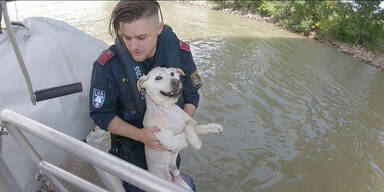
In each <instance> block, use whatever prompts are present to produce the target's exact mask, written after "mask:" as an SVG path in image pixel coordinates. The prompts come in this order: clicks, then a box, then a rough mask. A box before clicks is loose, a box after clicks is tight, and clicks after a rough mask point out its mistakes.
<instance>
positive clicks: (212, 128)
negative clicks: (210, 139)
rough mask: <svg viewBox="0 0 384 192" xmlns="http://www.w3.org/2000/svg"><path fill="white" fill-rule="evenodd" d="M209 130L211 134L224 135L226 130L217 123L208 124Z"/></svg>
mask: <svg viewBox="0 0 384 192" xmlns="http://www.w3.org/2000/svg"><path fill="white" fill-rule="evenodd" d="M208 130H209V132H210V133H217V134H219V133H222V132H223V131H224V128H223V126H222V125H220V124H217V123H210V124H208Z"/></svg>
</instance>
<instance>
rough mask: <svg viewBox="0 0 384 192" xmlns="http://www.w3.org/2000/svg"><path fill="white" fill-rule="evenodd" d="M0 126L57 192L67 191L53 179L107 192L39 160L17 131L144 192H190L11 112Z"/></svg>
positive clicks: (5, 113) (2, 117) (0, 117)
mask: <svg viewBox="0 0 384 192" xmlns="http://www.w3.org/2000/svg"><path fill="white" fill-rule="evenodd" d="M0 125H2V126H5V128H6V129H7V131H8V132H9V134H10V135H11V136H12V137H13V138H14V139H15V141H16V142H17V143H18V144H19V145H20V147H21V148H22V149H23V150H24V151H25V153H26V154H27V155H28V156H29V157H30V158H31V159H32V161H33V162H34V163H35V164H36V166H37V167H38V169H39V171H43V172H44V173H46V174H47V176H48V178H49V179H50V180H51V181H52V183H53V184H54V185H55V187H56V188H57V189H58V190H59V191H62V192H66V191H68V190H67V189H66V188H65V187H64V186H63V185H62V184H61V183H60V181H59V180H58V179H57V178H60V179H62V180H64V181H66V182H68V183H70V184H72V185H74V186H76V187H78V188H79V189H81V190H83V191H90V192H91V191H92V192H96V191H100V192H104V191H111V190H110V189H108V190H106V189H104V188H101V187H99V186H97V185H95V184H93V183H90V182H89V181H87V180H85V179H83V178H80V177H78V176H76V175H74V174H72V173H70V172H68V171H66V170H64V169H62V168H60V167H58V166H55V165H53V164H51V163H49V162H47V161H45V160H44V159H42V157H41V156H40V155H39V154H38V153H37V151H36V150H35V148H34V147H33V146H32V145H31V144H30V143H29V141H28V140H27V138H26V137H25V136H24V134H23V133H22V132H21V130H23V131H25V132H28V133H30V134H32V135H34V136H36V137H38V138H40V139H42V140H44V141H46V142H48V143H50V144H53V145H55V146H57V147H59V148H61V149H64V150H66V151H68V152H70V153H72V154H73V155H75V156H76V157H78V158H79V159H81V160H83V161H85V162H87V163H89V164H91V165H93V166H94V167H97V168H100V169H102V170H104V171H106V172H108V173H110V174H112V175H115V176H116V177H118V178H120V179H122V180H124V181H126V182H128V183H130V184H132V185H135V186H137V187H139V188H141V189H143V190H145V191H161V192H162V191H164V192H165V191H172V192H173V191H190V190H188V189H185V188H182V187H180V186H177V185H175V184H173V183H170V182H168V181H165V180H163V179H161V178H158V177H156V176H154V175H152V174H151V173H149V172H148V171H146V170H144V169H141V168H139V167H136V166H135V165H133V164H130V163H128V162H126V161H124V160H121V159H119V158H118V157H115V156H113V155H111V154H109V153H106V152H104V151H101V150H99V149H96V148H94V147H92V146H90V145H88V144H87V143H85V142H83V141H80V140H78V139H75V138H73V137H71V136H69V135H66V134H64V133H62V132H60V131H57V130H55V129H53V128H51V127H49V126H47V125H44V124H42V123H39V122H37V121H35V120H32V119H30V118H28V117H25V116H23V115H21V114H18V113H16V112H14V111H11V110H8V109H5V110H3V111H2V112H1V113H0ZM0 139H1V138H0Z"/></svg>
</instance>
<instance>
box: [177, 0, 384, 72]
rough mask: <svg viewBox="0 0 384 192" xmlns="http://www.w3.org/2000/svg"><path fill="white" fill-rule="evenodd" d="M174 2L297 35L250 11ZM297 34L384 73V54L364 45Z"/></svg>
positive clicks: (207, 3) (207, 4)
mask: <svg viewBox="0 0 384 192" xmlns="http://www.w3.org/2000/svg"><path fill="white" fill-rule="evenodd" d="M174 2H176V3H181V4H182V5H185V6H196V7H201V8H205V9H210V10H215V11H223V12H227V13H229V14H233V15H239V16H241V17H243V18H247V19H251V20H256V21H259V22H264V23H268V24H271V25H274V26H276V27H278V28H280V29H284V30H287V31H290V32H292V33H296V32H294V31H292V30H289V29H287V28H284V27H282V25H281V24H279V23H277V22H274V21H273V20H272V19H270V18H268V17H262V16H259V15H256V14H252V13H251V12H249V11H239V10H235V9H232V8H225V9H223V8H220V7H219V6H217V5H215V4H212V3H209V2H207V1H174ZM296 34H300V35H302V36H304V37H307V38H309V39H313V40H315V41H318V42H320V43H323V44H324V45H326V46H328V47H332V48H335V49H336V50H338V51H340V52H342V53H345V54H347V55H349V56H351V57H353V58H355V59H356V60H358V61H361V62H363V63H366V64H369V65H372V66H374V67H376V68H377V69H378V70H380V71H384V53H383V52H380V51H371V50H369V49H367V48H365V47H363V46H362V45H356V46H353V45H350V44H347V43H344V42H341V41H330V40H327V39H324V38H322V37H321V36H319V35H317V34H316V33H315V32H311V33H309V34H304V33H296Z"/></svg>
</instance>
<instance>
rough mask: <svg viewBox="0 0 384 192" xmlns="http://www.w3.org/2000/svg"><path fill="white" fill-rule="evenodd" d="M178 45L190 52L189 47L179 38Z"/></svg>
mask: <svg viewBox="0 0 384 192" xmlns="http://www.w3.org/2000/svg"><path fill="white" fill-rule="evenodd" d="M179 46H180V49H182V50H184V51H186V52H191V49H189V45H188V44H187V43H185V42H183V41H181V40H179Z"/></svg>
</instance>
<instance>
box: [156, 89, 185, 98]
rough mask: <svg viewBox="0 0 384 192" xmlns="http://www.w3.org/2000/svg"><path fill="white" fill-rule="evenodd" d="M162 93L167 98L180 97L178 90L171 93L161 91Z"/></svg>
mask: <svg viewBox="0 0 384 192" xmlns="http://www.w3.org/2000/svg"><path fill="white" fill-rule="evenodd" d="M160 93H161V94H162V95H164V96H167V97H178V96H179V95H180V91H179V90H178V89H175V90H172V91H170V92H164V91H160Z"/></svg>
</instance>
